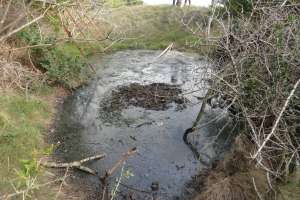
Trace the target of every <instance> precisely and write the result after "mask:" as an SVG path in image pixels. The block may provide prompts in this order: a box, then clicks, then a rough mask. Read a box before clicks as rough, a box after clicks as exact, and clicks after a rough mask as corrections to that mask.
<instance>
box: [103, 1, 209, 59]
mask: <svg viewBox="0 0 300 200" xmlns="http://www.w3.org/2000/svg"><path fill="white" fill-rule="evenodd" d="M192 12H193V13H196V14H197V15H198V16H200V18H201V17H203V18H205V16H206V14H207V10H205V9H203V8H198V7H190V8H187V9H178V8H176V7H173V6H134V7H123V8H120V9H117V10H116V11H114V10H113V11H112V13H111V14H110V16H109V17H108V18H107V20H108V21H111V22H112V23H113V24H115V25H116V27H117V28H116V29H115V35H114V36H115V37H116V38H118V37H123V38H124V40H123V41H122V42H119V43H116V44H115V45H113V46H112V48H111V49H110V52H114V51H119V50H126V49H152V50H161V49H165V48H166V47H167V46H168V45H169V44H170V43H174V49H177V50H180V51H189V52H191V51H193V52H199V53H200V52H201V51H199V47H198V46H193V45H192V44H195V43H198V44H199V43H200V44H201V43H202V40H201V38H199V36H195V35H193V34H192V33H191V32H190V31H189V30H187V29H186V27H184V26H183V24H182V23H181V22H180V20H181V18H182V17H183V16H185V15H188V14H189V13H192ZM118 33H121V34H118ZM124 35H125V37H124Z"/></svg>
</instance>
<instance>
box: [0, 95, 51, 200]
mask: <svg viewBox="0 0 300 200" xmlns="http://www.w3.org/2000/svg"><path fill="white" fill-rule="evenodd" d="M43 90H45V89H43ZM51 93H52V94H51ZM52 100H53V89H49V90H48V89H47V93H45V91H43V92H42V93H36V94H29V95H24V93H22V92H17V91H14V90H8V91H0V110H1V111H0V144H1V147H0V153H1V155H2V156H1V158H0V169H1V170H0V191H1V196H2V195H4V194H13V193H15V192H17V191H21V190H27V189H28V188H31V187H35V186H36V185H37V184H41V183H45V182H46V181H48V180H47V179H45V176H44V173H43V170H42V169H41V168H40V167H39V166H38V160H39V159H40V158H41V157H42V156H45V155H47V154H49V153H51V145H50V146H49V145H47V144H45V143H44V141H43V137H44V135H45V133H47V129H48V127H49V125H50V123H51V120H52V118H53V113H54V105H53V104H54V103H53V101H52ZM42 190H43V189H42ZM49 191H51V190H49ZM32 194H34V190H32V191H29V192H28V195H32ZM50 195H51V192H49V196H50ZM39 199H41V198H39ZM45 199H47V198H45Z"/></svg>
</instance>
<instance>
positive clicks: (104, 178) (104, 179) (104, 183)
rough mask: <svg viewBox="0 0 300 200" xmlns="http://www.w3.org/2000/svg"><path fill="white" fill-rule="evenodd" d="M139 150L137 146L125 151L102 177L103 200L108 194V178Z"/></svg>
mask: <svg viewBox="0 0 300 200" xmlns="http://www.w3.org/2000/svg"><path fill="white" fill-rule="evenodd" d="M136 152H137V149H136V147H134V148H131V149H129V150H128V151H127V152H126V153H124V154H123V155H122V157H121V159H120V160H119V161H118V162H116V163H115V164H114V165H113V166H112V167H111V168H110V169H109V170H107V171H106V172H105V174H104V176H102V177H100V182H101V184H102V198H101V200H104V199H105V196H106V194H107V191H106V190H107V179H108V178H109V177H110V176H111V175H112V174H113V173H114V172H115V171H116V170H117V169H118V168H119V167H120V166H121V165H122V164H123V163H124V162H125V161H126V160H127V159H128V158H129V157H130V156H131V155H133V154H135V153H136Z"/></svg>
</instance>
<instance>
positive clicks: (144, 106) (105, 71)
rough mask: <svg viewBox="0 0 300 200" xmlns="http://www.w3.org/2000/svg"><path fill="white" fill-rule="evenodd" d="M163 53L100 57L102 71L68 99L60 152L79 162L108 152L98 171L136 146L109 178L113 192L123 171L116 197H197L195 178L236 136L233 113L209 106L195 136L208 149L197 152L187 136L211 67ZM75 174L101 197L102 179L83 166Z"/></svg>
mask: <svg viewBox="0 0 300 200" xmlns="http://www.w3.org/2000/svg"><path fill="white" fill-rule="evenodd" d="M159 53H160V52H156V51H142V50H140V51H124V52H119V53H116V54H113V55H111V56H108V57H106V58H105V59H103V60H101V61H100V60H97V58H94V59H93V62H94V63H97V65H98V72H97V76H96V77H95V79H94V80H92V81H91V83H90V84H89V86H87V87H85V88H82V89H80V90H78V91H77V92H75V93H74V95H72V96H70V97H69V98H68V99H67V100H66V101H65V103H64V106H63V111H62V113H61V115H60V117H59V120H58V123H57V131H56V137H55V140H56V142H57V141H60V143H61V145H60V146H59V147H58V148H57V149H56V153H55V155H56V156H57V157H58V158H60V159H63V160H66V161H73V160H79V159H82V158H84V157H88V156H91V155H95V154H99V153H102V152H105V153H106V154H107V155H108V156H107V157H106V158H105V159H103V160H101V161H99V162H93V163H91V164H90V165H89V167H90V168H93V169H95V170H97V172H98V173H99V174H104V173H105V171H106V170H107V169H110V168H111V167H112V165H113V164H114V163H115V162H116V161H118V160H119V159H120V157H121V155H122V154H123V153H124V152H126V151H127V150H128V149H129V148H132V147H136V148H137V150H138V153H137V154H136V155H134V156H132V157H130V158H129V159H128V160H127V162H126V163H125V164H124V165H123V166H122V167H120V169H119V170H118V171H117V172H116V173H114V175H113V176H112V177H111V178H110V185H109V190H110V191H112V190H114V189H115V187H116V180H119V178H122V180H121V182H122V184H120V185H119V187H118V193H117V196H116V198H115V199H124V198H125V199H126V198H132V199H151V198H160V199H184V198H187V199H188V198H190V195H192V194H193V193H194V191H193V187H191V184H189V183H191V181H192V177H194V176H195V175H197V174H198V173H199V172H200V171H201V170H203V169H205V168H207V167H209V166H210V164H211V163H212V162H213V161H214V160H215V159H218V158H220V156H221V155H222V153H223V152H224V151H225V150H226V149H227V148H228V147H229V144H230V142H231V140H232V138H231V137H230V135H231V134H230V130H231V128H230V126H231V123H230V120H229V122H228V116H226V114H224V113H223V112H222V110H216V109H211V108H210V107H209V106H208V107H207V109H206V113H205V117H204V120H206V121H207V123H208V122H209V123H208V124H209V126H204V127H203V128H199V129H198V131H197V133H196V134H195V135H193V136H191V137H190V140H191V141H190V142H191V143H193V142H194V143H195V145H198V147H197V148H199V150H201V154H200V155H205V156H203V159H198V158H195V156H194V154H193V152H192V151H191V149H190V148H189V147H188V146H187V145H186V144H185V143H184V141H183V139H182V136H183V133H184V131H185V130H186V129H187V128H190V127H191V126H192V123H193V121H194V119H195V118H196V115H197V112H198V111H199V109H200V106H201V102H199V100H198V99H199V97H200V98H201V97H203V96H204V94H205V92H206V89H205V87H204V88H203V87H199V83H202V82H203V79H204V78H205V74H206V73H205V72H207V70H209V67H210V66H209V64H208V63H207V62H206V61H205V60H203V59H201V58H200V57H198V56H197V55H195V54H183V53H180V52H170V53H168V54H167V55H165V56H164V57H161V58H158V57H157V56H158V55H159ZM199 88H200V89H199ZM201 88H202V89H201ZM220 116H221V117H220ZM214 118H216V120H211V119H214ZM227 122H228V123H227ZM224 127H225V128H224ZM76 177H77V182H78V183H80V182H84V183H85V184H84V186H82V187H89V188H91V189H90V191H91V192H90V194H89V195H92V198H94V199H95V198H97V197H100V196H101V195H100V194H99V193H97V192H99V186H100V183H99V182H98V180H97V178H95V177H93V176H89V175H86V174H83V173H80V172H79V173H77V174H76ZM78 177H79V178H78ZM92 193H93V194H92ZM100 193H101V191H100Z"/></svg>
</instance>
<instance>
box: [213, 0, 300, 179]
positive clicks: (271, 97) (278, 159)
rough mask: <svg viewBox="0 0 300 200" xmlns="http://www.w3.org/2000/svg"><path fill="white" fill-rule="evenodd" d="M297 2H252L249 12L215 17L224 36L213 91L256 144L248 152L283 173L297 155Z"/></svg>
mask: <svg viewBox="0 0 300 200" xmlns="http://www.w3.org/2000/svg"><path fill="white" fill-rule="evenodd" d="M299 11H300V6H299V4H287V5H285V4H281V6H272V7H266V6H260V5H256V6H254V8H253V11H252V13H251V15H250V16H246V17H239V18H231V15H230V13H228V18H227V19H226V20H219V19H214V20H215V22H217V23H219V24H220V25H221V27H223V31H224V37H223V38H221V39H220V40H219V42H218V49H217V52H216V54H215V57H216V58H217V62H216V65H217V67H218V69H219V71H218V73H217V75H216V76H215V79H216V81H215V83H216V84H215V85H214V87H213V88H214V91H217V93H218V92H219V93H221V94H223V95H224V96H225V98H226V100H227V101H229V102H230V101H232V100H233V99H234V98H237V101H236V102H237V103H236V104H235V111H236V112H238V113H239V115H238V116H239V120H240V121H241V122H244V127H245V129H246V130H248V131H246V132H248V133H249V136H250V137H251V139H252V142H253V144H254V145H255V146H256V149H255V151H254V152H253V154H252V155H251V157H252V158H253V159H256V161H257V164H258V165H259V166H260V167H262V168H263V169H265V170H266V171H267V172H268V173H270V174H272V175H273V177H276V178H282V177H283V175H286V174H287V173H289V171H290V169H291V168H292V167H294V166H295V164H296V160H297V159H298V160H299V150H300V147H299V142H300V137H299V112H300V110H299V103H300V101H299V94H300V93H299V82H300V79H299V78H300V67H299V66H300V57H299V55H300V52H299V45H300V43H299V38H300V29H299V27H300V20H299V19H300V16H299Z"/></svg>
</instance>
